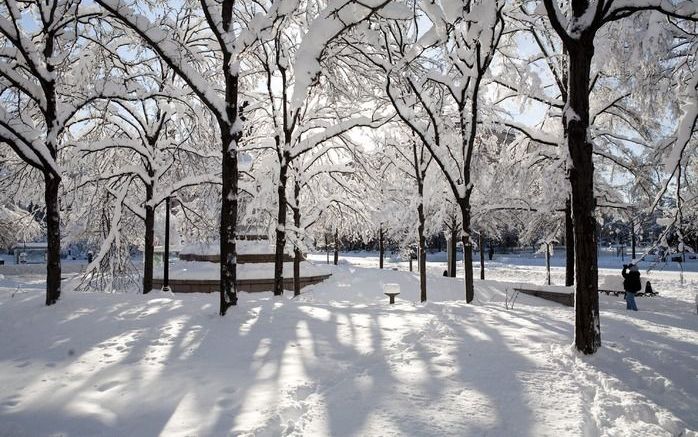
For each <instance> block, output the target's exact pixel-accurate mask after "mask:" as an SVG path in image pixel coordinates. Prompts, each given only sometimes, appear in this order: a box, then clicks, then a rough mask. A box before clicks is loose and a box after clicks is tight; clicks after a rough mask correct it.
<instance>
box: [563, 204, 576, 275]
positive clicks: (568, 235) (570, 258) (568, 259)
mask: <svg viewBox="0 0 698 437" xmlns="http://www.w3.org/2000/svg"><path fill="white" fill-rule="evenodd" d="M565 255H566V256H565V286H567V287H571V286H573V285H574V224H573V223H572V205H571V200H570V198H569V197H568V198H567V201H566V202H565Z"/></svg>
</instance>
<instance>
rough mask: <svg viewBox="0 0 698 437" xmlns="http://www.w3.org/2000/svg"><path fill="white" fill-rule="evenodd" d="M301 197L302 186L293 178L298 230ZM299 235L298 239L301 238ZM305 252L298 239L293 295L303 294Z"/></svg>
mask: <svg viewBox="0 0 698 437" xmlns="http://www.w3.org/2000/svg"><path fill="white" fill-rule="evenodd" d="M300 197H301V186H300V184H299V183H298V178H297V177H295V178H293V199H294V204H295V206H294V207H293V226H295V228H296V232H300V229H301V207H300ZM300 237H301V236H300V235H298V239H300ZM302 257H303V254H302V253H301V250H300V249H299V248H298V241H297V242H296V245H295V247H294V248H293V295H294V296H299V295H300V294H301V260H302Z"/></svg>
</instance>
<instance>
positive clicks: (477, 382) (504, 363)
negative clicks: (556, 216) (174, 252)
mask: <svg viewBox="0 0 698 437" xmlns="http://www.w3.org/2000/svg"><path fill="white" fill-rule="evenodd" d="M311 259H315V260H316V262H317V261H320V260H322V261H324V254H320V255H316V256H313V257H311ZM374 263H375V264H374ZM525 264H526V263H520V264H519V265H512V264H508V263H502V262H493V263H488V269H487V277H488V281H477V283H476V297H477V299H476V302H475V304H474V305H467V304H465V302H464V301H463V300H461V298H462V295H463V291H462V289H463V282H462V279H451V278H444V277H443V276H441V272H442V271H443V268H444V267H443V265H444V264H443V263H442V262H433V263H430V265H429V266H428V268H429V271H430V275H429V278H428V284H429V302H428V303H426V304H420V303H418V277H417V275H416V273H409V272H406V271H404V270H399V271H394V270H392V269H386V270H383V271H379V270H377V269H376V268H375V267H374V265H377V259H376V258H375V256H373V255H372V254H368V255H367V254H362V255H357V256H349V257H342V263H341V264H340V265H339V266H337V267H334V266H331V267H329V268H330V269H331V270H332V271H333V273H334V274H333V276H332V277H331V278H330V279H329V280H328V281H326V282H324V283H322V284H319V285H316V286H314V287H311V288H307V289H304V294H303V295H302V296H301V297H300V298H296V299H291V298H290V296H285V297H282V298H273V297H272V296H271V295H270V293H269V294H267V293H264V294H261V293H259V294H244V295H243V296H242V297H241V299H240V304H239V306H238V307H237V308H232V309H231V310H230V311H229V313H228V315H227V316H225V317H223V318H221V317H219V316H218V315H217V296H216V295H193V294H187V295H174V296H173V295H167V294H163V293H158V292H153V293H151V294H149V295H145V296H144V295H139V294H136V293H131V294H99V293H77V292H71V291H65V292H64V295H63V297H62V299H61V301H60V302H59V303H58V304H57V305H56V306H54V307H50V308H47V307H45V306H43V294H42V290H41V288H42V287H43V282H42V281H41V278H40V277H37V276H31V275H25V276H9V275H8V276H6V277H5V278H4V279H0V435H8V436H23V435H28V436H35V435H39V436H40V435H66V436H94V435H115V436H116V435H118V436H122V435H133V436H141V435H143V436H150V435H159V434H160V435H168V436H169V435H310V436H321V435H336V436H353V435H357V436H358V435H361V436H365V435H417V436H423V435H434V436H443V435H454V436H464V435H485V434H487V435H507V436H510V435H512V436H513V435H536V436H537V435H555V436H561V435H613V436H616V435H628V436H630V435H642V436H654V435H694V436H695V435H698V434H697V433H696V430H698V335H697V331H698V315H696V304H695V293H696V291H698V274H696V273H686V274H685V275H684V278H683V285H682V284H681V280H680V277H679V274H678V273H677V272H672V271H666V270H665V271H653V272H651V273H650V275H649V276H651V279H652V283H653V287H654V289H655V290H656V291H659V292H660V296H659V297H655V298H640V299H638V306H639V308H640V311H639V312H637V313H635V312H632V313H628V312H626V311H625V309H624V302H623V300H622V298H619V297H608V296H602V297H601V317H602V320H601V323H602V337H603V342H604V343H603V347H602V348H601V350H600V351H599V352H598V353H597V354H596V355H595V356H592V357H585V356H580V355H578V354H576V353H575V352H573V350H572V348H571V347H570V345H571V343H572V332H573V309H572V308H568V307H564V306H561V305H557V304H555V303H551V302H547V301H543V300H540V299H538V298H535V297H531V296H525V295H520V296H518V297H517V298H516V301H515V303H514V307H513V309H506V306H505V300H506V299H507V298H508V297H509V298H510V297H511V289H512V288H513V286H514V285H517V284H519V283H530V284H541V283H542V282H543V281H544V279H545V273H544V268H543V267H541V266H535V265H531V264H534V263H528V265H525ZM405 266H406V264H405ZM391 267H392V264H391ZM396 267H397V266H396ZM399 268H402V267H399ZM563 273H564V272H563V270H562V269H561V268H560V267H555V268H553V282H556V283H560V282H561V280H562V275H563ZM601 274H602V275H604V274H606V275H613V274H615V275H617V274H618V271H617V270H615V269H614V270H611V269H608V270H605V269H604V270H602V271H601ZM643 275H645V272H644V271H643ZM386 284H398V286H399V287H400V290H401V294H400V295H399V296H398V298H397V303H396V304H395V305H388V304H387V302H388V299H387V297H386V296H384V295H383V287H384V286H385V285H386Z"/></svg>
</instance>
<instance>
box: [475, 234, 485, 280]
mask: <svg viewBox="0 0 698 437" xmlns="http://www.w3.org/2000/svg"><path fill="white" fill-rule="evenodd" d="M484 243H485V239H484V238H482V232H480V236H479V239H478V243H477V244H478V248H479V249H480V279H481V280H483V281H484V280H485V246H484Z"/></svg>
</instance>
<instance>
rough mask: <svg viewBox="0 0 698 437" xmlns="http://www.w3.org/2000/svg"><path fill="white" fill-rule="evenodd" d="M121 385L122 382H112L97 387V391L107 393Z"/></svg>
mask: <svg viewBox="0 0 698 437" xmlns="http://www.w3.org/2000/svg"><path fill="white" fill-rule="evenodd" d="M120 385H121V381H110V382H107V383H105V384H102V385H100V386H97V391H99V392H105V391H108V390H111V389H113V388H114V387H118V386H120Z"/></svg>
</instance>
